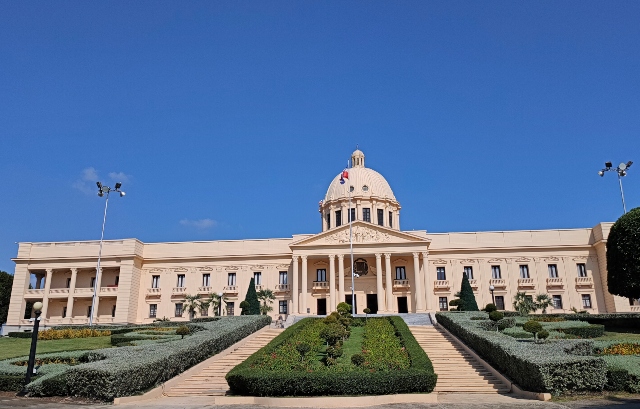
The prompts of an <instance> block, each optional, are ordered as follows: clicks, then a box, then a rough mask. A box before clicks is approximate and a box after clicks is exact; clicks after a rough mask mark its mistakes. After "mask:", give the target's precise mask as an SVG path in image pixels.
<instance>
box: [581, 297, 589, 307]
mask: <svg viewBox="0 0 640 409" xmlns="http://www.w3.org/2000/svg"><path fill="white" fill-rule="evenodd" d="M582 308H591V295H589V294H582Z"/></svg>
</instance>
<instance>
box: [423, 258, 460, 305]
mask: <svg viewBox="0 0 640 409" xmlns="http://www.w3.org/2000/svg"><path fill="white" fill-rule="evenodd" d="M428 269H429V251H425V252H422V265H421V266H420V270H421V274H422V278H423V279H424V296H425V303H424V305H425V309H426V310H429V296H430V295H431V294H433V289H432V288H431V287H432V286H433V281H432V280H430V279H429V271H428ZM451 273H453V269H452V271H451ZM452 283H453V281H452ZM431 305H433V303H432V304H431ZM432 308H435V307H432Z"/></svg>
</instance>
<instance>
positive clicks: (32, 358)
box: [23, 301, 42, 392]
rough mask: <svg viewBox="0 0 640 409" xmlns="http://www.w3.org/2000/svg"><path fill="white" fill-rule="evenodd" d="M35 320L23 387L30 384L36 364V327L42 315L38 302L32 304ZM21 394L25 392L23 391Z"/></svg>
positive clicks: (38, 325) (40, 305) (40, 304)
mask: <svg viewBox="0 0 640 409" xmlns="http://www.w3.org/2000/svg"><path fill="white" fill-rule="evenodd" d="M33 310H34V312H35V314H36V318H35V320H34V321H33V334H32V335H31V350H30V351H29V363H28V364H27V376H26V377H25V378H24V384H25V386H26V385H28V384H29V382H31V376H32V375H33V367H34V366H35V363H36V345H37V343H38V327H40V314H42V303H41V302H40V301H38V302H36V303H35V304H33ZM23 392H25V391H24V390H23Z"/></svg>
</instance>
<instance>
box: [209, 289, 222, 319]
mask: <svg viewBox="0 0 640 409" xmlns="http://www.w3.org/2000/svg"><path fill="white" fill-rule="evenodd" d="M222 301H224V302H226V301H227V300H226V299H225V298H224V296H219V295H218V294H216V293H211V294H209V298H208V299H207V302H208V303H209V305H212V306H213V315H215V316H216V317H217V316H218V315H222V314H220V312H221V311H222V309H221V308H220V304H221V303H222Z"/></svg>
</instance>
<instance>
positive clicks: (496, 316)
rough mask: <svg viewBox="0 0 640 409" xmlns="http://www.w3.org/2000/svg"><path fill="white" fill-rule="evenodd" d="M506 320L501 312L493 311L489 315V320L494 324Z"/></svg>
mask: <svg viewBox="0 0 640 409" xmlns="http://www.w3.org/2000/svg"><path fill="white" fill-rule="evenodd" d="M503 318H504V314H503V313H501V312H500V311H493V312H490V313H489V319H490V320H491V321H493V322H498V321H500V320H501V319H503Z"/></svg>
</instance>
